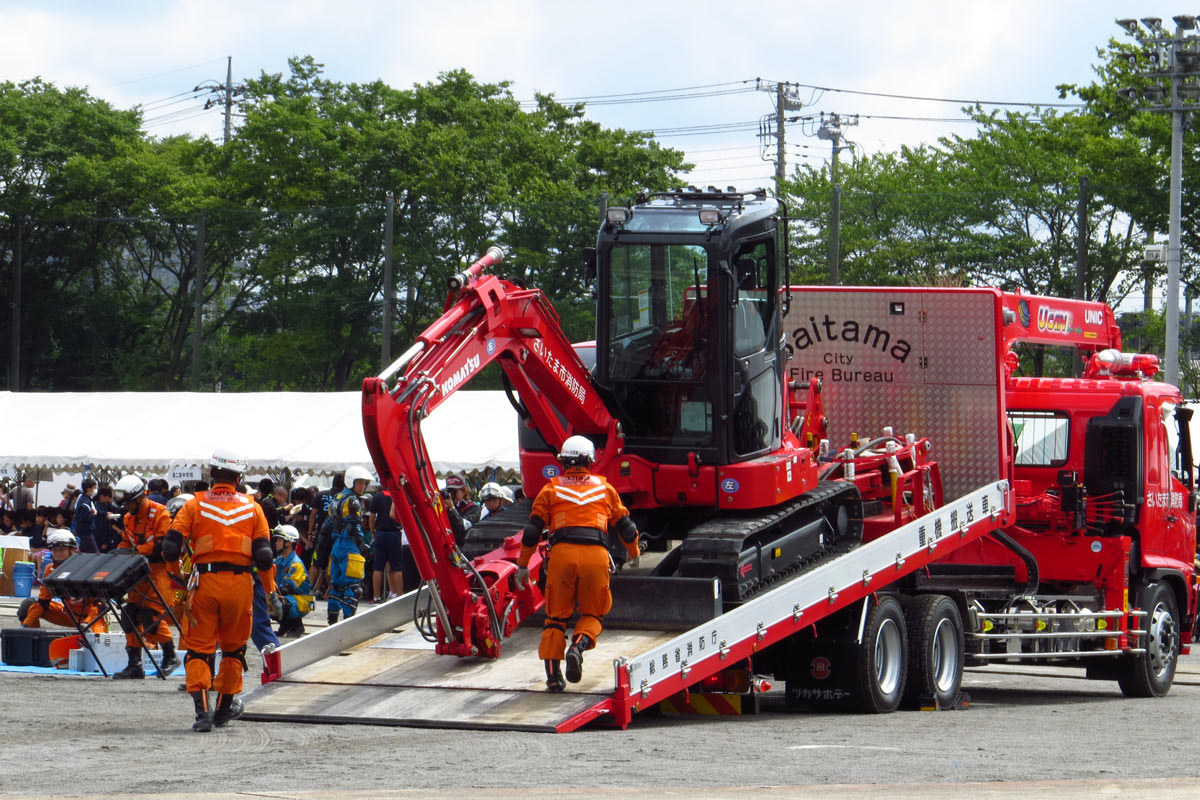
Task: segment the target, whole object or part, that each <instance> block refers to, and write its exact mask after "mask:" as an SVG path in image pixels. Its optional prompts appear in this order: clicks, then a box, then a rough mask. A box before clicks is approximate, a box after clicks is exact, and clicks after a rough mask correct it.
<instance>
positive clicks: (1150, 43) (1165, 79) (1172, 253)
mask: <svg viewBox="0 0 1200 800" xmlns="http://www.w3.org/2000/svg"><path fill="white" fill-rule="evenodd" d="M1173 19H1174V20H1175V33H1174V35H1172V34H1169V33H1167V31H1166V30H1165V29H1164V28H1163V26H1162V19H1160V18H1159V17H1144V18H1143V19H1142V25H1143V26H1145V28H1144V29H1143V28H1142V27H1139V26H1138V21H1137V20H1135V19H1119V20H1117V24H1118V25H1120V26H1121V27H1122V28H1124V29H1125V30H1126V31H1127V32H1128V33H1129V34H1130V35H1132V36H1134V37H1135V38H1136V39H1137V40H1138V42H1139V43H1140V44H1141V45H1142V46H1143V47H1144V50H1143V51H1142V52H1141V53H1140V54H1139V53H1130V54H1129V55H1128V56H1127V57H1126V59H1127V61H1128V62H1129V65H1130V66H1131V67H1132V68H1133V69H1134V70H1135V71H1137V72H1138V76H1139V77H1141V78H1144V79H1149V81H1150V82H1149V83H1147V84H1146V85H1145V86H1144V87H1142V88H1141V89H1140V95H1141V98H1142V99H1143V100H1144V101H1145V102H1147V103H1148V104H1149V105H1145V106H1142V107H1141V108H1140V109H1139V110H1145V111H1158V112H1163V113H1169V114H1170V115H1171V195H1170V207H1169V212H1168V213H1169V217H1170V221H1169V225H1168V227H1169V230H1168V238H1167V335H1166V347H1165V351H1166V353H1165V359H1164V361H1165V364H1164V375H1163V378H1164V380H1165V381H1166V382H1167V383H1173V384H1176V385H1178V384H1179V265H1180V260H1181V255H1182V247H1181V241H1180V228H1181V225H1180V216H1181V206H1182V195H1183V126H1184V115H1185V114H1186V113H1187V112H1188V111H1191V110H1195V109H1196V108H1197V107H1198V106H1197V103H1196V101H1197V100H1200V84H1198V83H1197V76H1200V37H1198V36H1196V35H1195V34H1190V35H1188V34H1185V32H1186V31H1191V30H1195V29H1196V25H1197V21H1196V17H1194V16H1192V15H1189V14H1180V15H1179V16H1176V17H1174V18H1173ZM1147 31H1148V32H1149V33H1147ZM1139 56H1140V57H1139ZM1118 94H1120V95H1121V96H1123V97H1125V98H1127V99H1129V100H1134V99H1136V98H1137V95H1138V94H1139V91H1138V90H1134V89H1131V88H1126V89H1121V90H1120V91H1119V92H1118Z"/></svg>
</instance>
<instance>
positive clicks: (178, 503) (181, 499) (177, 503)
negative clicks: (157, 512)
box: [167, 492, 192, 517]
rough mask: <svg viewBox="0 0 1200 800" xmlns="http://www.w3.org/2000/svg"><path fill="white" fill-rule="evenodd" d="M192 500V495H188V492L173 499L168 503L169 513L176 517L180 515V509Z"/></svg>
mask: <svg viewBox="0 0 1200 800" xmlns="http://www.w3.org/2000/svg"><path fill="white" fill-rule="evenodd" d="M191 499H192V495H190V494H188V493H187V492H184V493H183V494H180V495H176V496H175V497H172V498H171V499H170V500H168V501H167V513H168V514H170V515H171V516H172V517H174V516H175V515H176V514H178V513H179V509H181V508H183V506H184V504H185V503H187V501H188V500H191Z"/></svg>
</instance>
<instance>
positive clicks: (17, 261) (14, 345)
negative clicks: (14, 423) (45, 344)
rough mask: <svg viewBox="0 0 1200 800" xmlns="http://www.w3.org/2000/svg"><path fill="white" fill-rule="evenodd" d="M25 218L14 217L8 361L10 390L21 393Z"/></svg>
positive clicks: (18, 215)
mask: <svg viewBox="0 0 1200 800" xmlns="http://www.w3.org/2000/svg"><path fill="white" fill-rule="evenodd" d="M24 223H25V218H24V217H23V216H22V215H20V214H17V215H15V216H14V217H13V228H14V229H15V231H16V238H15V239H14V241H13V264H12V297H11V298H10V300H9V308H10V309H11V311H12V329H11V333H10V340H11V341H10V342H9V347H10V350H9V359H8V390H9V391H10V392H19V391H21V268H22V265H21V228H22V226H23V225H24Z"/></svg>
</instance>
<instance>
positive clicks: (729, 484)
mask: <svg viewBox="0 0 1200 800" xmlns="http://www.w3.org/2000/svg"><path fill="white" fill-rule="evenodd" d="M740 488H742V485H741V484H740V483H738V482H737V481H736V480H735V479H733V478H726V479H725V480H723V481H721V491H722V492H725V493H726V494H733V493H734V492H736V491H737V490H738V489H740Z"/></svg>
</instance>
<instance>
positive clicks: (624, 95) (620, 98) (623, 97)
mask: <svg viewBox="0 0 1200 800" xmlns="http://www.w3.org/2000/svg"><path fill="white" fill-rule="evenodd" d="M744 83H748V81H726V82H724V83H706V84H701V85H699V86H681V87H679V88H677V89H651V90H649V91H645V92H621V93H618V94H593V95H579V96H576V97H556V98H554V99H555V100H556V101H557V102H559V103H595V104H597V105H602V104H608V103H618V102H631V103H636V102H643V100H642V99H641V98H646V99H649V100H656V99H659V98H654V97H650V95H678V94H679V93H681V92H692V91H698V90H701V89H705V90H707V89H720V88H721V87H723V86H737V85H739V84H744ZM742 91H753V90H752V89H744V90H742ZM730 93H731V94H737V90H732V91H730ZM691 96H698V97H703V96H707V95H691ZM663 99H677V98H675V97H668V98H663ZM522 105H537V101H536V100H528V101H525V102H523V103H522Z"/></svg>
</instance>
